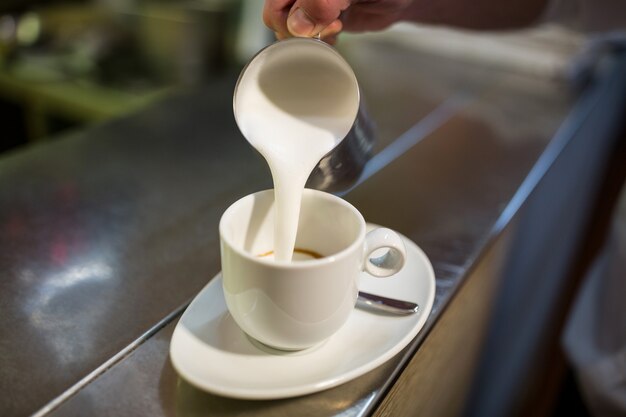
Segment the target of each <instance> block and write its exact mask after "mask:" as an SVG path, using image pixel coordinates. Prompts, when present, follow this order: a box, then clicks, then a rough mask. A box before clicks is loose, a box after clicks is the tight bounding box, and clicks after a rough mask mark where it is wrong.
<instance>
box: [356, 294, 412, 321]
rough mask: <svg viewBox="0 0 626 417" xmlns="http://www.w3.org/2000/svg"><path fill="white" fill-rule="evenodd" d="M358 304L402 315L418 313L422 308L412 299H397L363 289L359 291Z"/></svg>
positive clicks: (361, 306)
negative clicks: (411, 300)
mask: <svg viewBox="0 0 626 417" xmlns="http://www.w3.org/2000/svg"><path fill="white" fill-rule="evenodd" d="M356 306H357V307H360V308H364V309H373V310H379V311H384V312H386V313H392V314H401V315H407V314H413V313H417V311H418V310H419V308H420V307H419V305H417V304H415V303H412V302H410V301H403V300H396V299H394V298H387V297H383V296H381V295H374V294H369V293H366V292H363V291H359V297H358V298H357V301H356Z"/></svg>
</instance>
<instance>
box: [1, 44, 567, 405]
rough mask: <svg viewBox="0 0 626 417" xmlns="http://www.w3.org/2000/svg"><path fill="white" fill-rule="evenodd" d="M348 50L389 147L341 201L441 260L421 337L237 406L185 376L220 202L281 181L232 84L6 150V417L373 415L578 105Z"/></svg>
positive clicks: (563, 97)
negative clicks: (179, 367)
mask: <svg viewBox="0 0 626 417" xmlns="http://www.w3.org/2000/svg"><path fill="white" fill-rule="evenodd" d="M347 55H348V56H347V57H348V59H349V61H350V62H351V64H352V65H353V67H354V68H355V71H356V72H357V76H358V77H359V80H360V82H361V85H362V87H363V89H364V91H365V97H366V99H367V101H368V104H369V106H370V110H371V112H372V115H373V117H374V119H375V120H377V121H378V125H379V131H380V142H379V145H378V151H379V152H380V153H379V154H378V156H377V157H375V158H374V159H373V160H372V162H371V163H370V164H369V165H368V167H367V170H366V173H365V177H364V181H363V182H362V183H360V184H359V185H357V186H356V187H355V188H354V189H353V190H351V191H350V192H349V193H348V194H346V195H345V198H346V199H348V200H349V201H351V202H352V203H353V204H354V205H355V206H356V207H357V208H359V209H360V210H361V211H362V213H363V215H364V217H365V218H366V220H368V221H370V222H374V223H378V224H383V225H385V226H388V227H392V228H395V229H397V230H399V231H400V232H402V233H403V234H405V235H406V236H408V237H410V238H411V239H413V240H414V241H415V242H416V243H417V244H418V245H420V246H421V247H422V248H423V249H424V251H425V252H426V254H427V255H428V256H429V257H430V259H431V261H432V262H433V265H434V268H435V273H436V277H437V296H436V301H435V307H434V309H433V312H432V314H431V316H430V318H429V320H428V322H427V324H426V326H425V328H424V330H423V331H422V332H421V333H420V335H419V336H418V337H417V338H416V339H415V340H414V341H413V342H412V343H411V344H410V345H409V346H408V347H407V348H406V349H405V350H404V351H403V352H402V353H400V354H398V355H397V356H396V357H394V358H393V359H392V360H390V361H389V362H387V363H386V364H384V365H383V366H381V367H379V368H377V369H376V370H374V371H372V372H370V373H368V374H366V375H364V376H362V377H360V378H358V379H356V380H354V381H352V382H350V383H347V384H345V385H342V386H340V387H337V388H335V389H331V390H328V391H325V392H321V393H318V394H314V395H309V396H306V397H302V398H294V399H288V400H281V401H265V402H251V401H236V400H230V399H225V398H221V397H216V396H212V395H209V394H205V393H202V392H200V391H198V390H196V389H195V388H193V387H191V386H190V385H188V384H187V383H186V382H184V381H183V380H182V379H180V378H179V377H178V376H177V374H176V373H175V372H174V371H173V369H172V367H171V364H170V361H169V358H168V349H169V340H170V337H171V332H172V330H173V327H174V326H175V323H176V320H177V319H178V317H179V316H180V314H181V312H182V309H183V308H184V306H185V305H186V303H188V302H189V301H190V299H191V298H192V297H193V296H194V295H195V294H196V293H197V292H198V291H199V290H200V289H201V288H202V287H203V286H204V285H205V284H206V282H207V281H208V280H209V279H211V277H213V276H214V275H215V274H216V273H217V272H218V271H219V269H220V266H219V242H218V235H217V223H218V220H219V217H220V215H221V213H222V212H223V210H224V209H225V208H226V207H227V206H228V205H230V204H231V203H232V202H233V201H234V200H236V199H237V198H238V197H240V196H243V195H245V194H248V193H250V192H253V191H256V190H259V189H263V188H268V187H270V186H271V179H270V176H269V171H268V170H267V168H266V167H265V164H264V162H263V161H262V160H261V158H260V157H259V156H258V155H256V154H255V153H254V152H253V151H252V150H251V148H250V146H249V145H248V144H247V143H246V142H245V140H244V139H243V138H242V137H241V136H240V134H239V132H238V130H237V128H236V126H235V124H234V121H233V117H232V109H231V104H230V103H231V97H232V89H233V86H234V78H226V79H222V80H218V81H216V82H215V83H214V84H211V85H207V86H205V87H203V88H202V89H198V90H196V91H186V92H181V93H180V94H177V95H176V96H174V97H171V98H169V99H167V100H164V101H163V102H161V103H159V104H158V105H156V106H154V107H152V108H150V109H148V110H146V111H142V112H140V113H138V114H134V115H130V116H128V117H126V118H123V119H120V120H116V121H113V122H110V123H106V124H103V125H101V126H98V127H96V128H93V129H90V130H88V131H84V132H77V133H75V134H73V135H70V136H68V137H64V138H60V139H59V140H56V141H51V142H48V143H46V144H42V145H39V146H36V147H32V148H28V149H25V150H18V151H17V152H14V153H12V154H8V155H4V156H3V157H2V158H1V159H0V248H1V251H0V277H1V278H0V293H1V294H2V295H1V296H0V301H1V303H0V317H2V318H3V319H2V320H1V321H0V360H1V367H2V372H1V373H0V389H1V390H2V392H3V393H4V395H3V398H2V399H1V400H0V414H1V415H6V416H12V415H25V414H31V413H36V412H39V414H40V415H43V414H46V413H48V412H51V414H52V415H150V416H160V415H164V416H165V415H167V416H171V415H177V414H183V415H257V414H259V415H270V414H271V415H292V413H293V412H294V410H297V413H298V415H303V416H307V415H342V416H347V415H363V414H366V413H367V412H369V411H370V410H371V407H372V406H373V405H374V404H375V402H376V401H377V400H378V399H379V398H380V395H382V394H384V392H385V390H386V388H388V386H389V384H390V383H392V382H393V380H394V377H395V376H396V375H397V372H400V371H401V370H402V365H403V364H404V363H405V362H406V360H407V359H408V358H410V356H411V355H412V354H413V353H414V352H415V350H416V349H418V348H419V345H420V343H421V341H422V340H423V339H424V337H426V335H427V334H428V332H429V329H431V328H432V326H433V325H435V323H436V320H437V318H438V317H439V315H440V314H441V312H442V310H443V309H444V308H445V306H446V304H447V302H448V301H449V300H450V298H451V296H452V295H453V293H454V290H455V288H457V287H458V285H459V284H460V283H461V282H462V278H463V277H464V276H465V274H466V272H467V271H468V269H469V268H471V266H472V265H473V264H474V262H475V260H476V259H477V257H479V256H480V254H481V251H482V250H483V249H484V247H485V244H486V243H487V241H488V240H489V239H492V238H493V237H494V233H495V234H497V230H498V228H499V227H501V226H502V225H501V224H500V225H498V224H497V221H498V219H501V220H502V218H503V217H502V215H503V211H504V209H505V208H506V207H507V205H509V203H511V200H512V198H513V196H514V195H515V194H516V191H518V189H519V187H520V185H521V184H522V182H523V180H524V178H525V177H526V176H527V174H528V173H529V171H530V169H531V168H532V166H533V164H535V163H536V161H537V160H538V158H539V157H540V155H541V154H542V152H543V151H544V149H545V148H546V146H547V145H548V144H549V143H550V140H551V139H552V137H553V135H554V133H555V132H556V130H557V128H558V127H559V125H560V124H561V123H562V121H563V120H564V118H565V116H566V115H567V114H568V112H569V111H570V109H571V107H572V105H573V103H575V98H573V97H572V95H571V94H570V93H568V90H567V88H566V87H565V85H564V84H561V83H559V82H554V81H553V82H548V81H543V80H537V79H531V78H524V77H521V76H515V75H511V74H507V73H500V72H497V71H493V70H488V69H486V68H481V67H476V66H471V65H467V66H466V67H464V69H463V71H458V70H453V69H452V68H453V67H454V66H457V65H458V64H457V63H454V62H451V61H446V60H445V59H441V58H436V57H432V56H427V55H420V54H417V53H415V54H412V55H410V56H409V55H406V54H403V53H402V52H401V51H399V50H395V49H394V47H392V46H390V45H386V44H372V45H369V46H367V47H363V48H355V49H354V50H352V51H350V53H348V54H347ZM373 56H376V57H378V58H377V59H375V60H372V57H373ZM398 57H402V64H401V65H399V64H398V62H399V61H398Z"/></svg>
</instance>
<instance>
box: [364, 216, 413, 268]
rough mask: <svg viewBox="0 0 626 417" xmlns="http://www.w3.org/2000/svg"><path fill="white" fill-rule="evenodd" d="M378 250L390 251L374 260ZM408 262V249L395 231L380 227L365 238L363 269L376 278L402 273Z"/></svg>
mask: <svg viewBox="0 0 626 417" xmlns="http://www.w3.org/2000/svg"><path fill="white" fill-rule="evenodd" d="M378 249H388V251H387V252H386V253H385V254H384V255H382V256H379V257H376V258H372V257H371V256H372V253H373V252H375V251H376V250H378ZM405 261H406V249H405V248H404V242H403V241H402V238H401V237H400V236H399V235H398V234H397V233H396V232H394V231H393V230H391V229H387V228H385V227H379V228H378V229H374V230H372V231H370V232H369V233H368V234H367V235H366V236H365V259H364V260H363V265H364V267H363V269H364V270H365V271H366V272H368V273H369V274H370V275H373V276H375V277H388V276H391V275H393V274H395V273H396V272H398V271H400V270H401V269H402V267H403V266H404V262H405Z"/></svg>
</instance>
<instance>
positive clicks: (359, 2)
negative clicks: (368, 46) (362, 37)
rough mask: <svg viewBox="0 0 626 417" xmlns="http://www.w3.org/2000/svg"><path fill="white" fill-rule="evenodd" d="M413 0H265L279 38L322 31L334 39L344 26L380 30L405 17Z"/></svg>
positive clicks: (270, 22)
mask: <svg viewBox="0 0 626 417" xmlns="http://www.w3.org/2000/svg"><path fill="white" fill-rule="evenodd" d="M411 3H412V0H265V8H264V10H263V20H264V21H265V24H266V25H267V26H268V27H269V28H270V29H272V30H273V31H274V32H275V33H276V37H277V38H278V39H284V38H288V37H291V36H300V37H313V36H317V35H319V36H320V37H321V38H322V39H324V40H325V41H326V42H329V43H334V42H335V40H336V37H337V35H338V34H339V32H341V31H342V30H344V29H345V30H349V31H354V32H359V31H365V30H380V29H384V28H386V27H387V26H389V25H391V24H393V23H395V22H397V21H399V20H401V19H402V17H403V14H404V12H405V10H406V9H407V8H408V6H409V5H410V4H411Z"/></svg>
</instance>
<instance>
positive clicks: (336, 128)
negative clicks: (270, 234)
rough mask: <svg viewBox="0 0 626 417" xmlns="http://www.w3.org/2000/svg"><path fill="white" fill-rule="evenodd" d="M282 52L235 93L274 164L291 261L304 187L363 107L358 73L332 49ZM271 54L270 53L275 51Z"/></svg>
mask: <svg viewBox="0 0 626 417" xmlns="http://www.w3.org/2000/svg"><path fill="white" fill-rule="evenodd" d="M285 44H287V45H286V47H284V48H275V49H276V51H275V52H274V53H273V54H268V56H267V57H264V58H262V59H263V60H264V61H263V62H262V64H263V65H259V70H258V71H255V68H254V67H253V66H250V67H249V68H248V69H247V72H246V73H245V74H244V76H243V77H242V79H241V80H240V82H239V87H238V91H237V92H236V112H237V122H238V124H239V128H240V130H241V132H242V133H243V135H244V136H245V137H246V139H248V141H249V142H250V144H252V146H254V147H255V148H256V149H257V150H258V151H259V153H261V155H263V157H264V158H265V160H266V161H267V163H268V165H269V167H270V171H271V173H272V179H273V181H274V206H275V223H274V224H275V225H274V254H275V259H276V260H277V261H290V260H291V258H292V254H293V250H294V247H295V242H296V234H297V230H298V218H299V215H300V205H301V200H302V193H303V190H304V186H305V183H306V181H307V179H308V177H309V175H310V174H311V172H312V171H313V169H314V168H315V166H316V165H317V163H318V162H319V161H320V159H322V157H324V156H325V155H326V154H327V153H328V152H330V151H331V150H332V149H333V148H334V147H335V146H337V144H338V143H339V142H341V140H342V139H343V138H344V137H345V135H346V134H347V133H348V131H349V130H350V128H351V126H352V123H353V121H354V118H355V116H356V112H357V110H358V86H357V84H356V80H355V78H354V75H353V73H352V70H351V69H350V67H349V66H348V64H347V63H345V61H343V60H342V59H341V58H340V57H338V56H337V55H335V54H334V53H332V51H330V52H329V51H328V50H327V49H328V48H326V47H325V46H321V45H316V44H314V43H310V44H309V43H306V44H304V45H300V47H299V48H298V47H297V45H298V43H293V46H291V45H288V44H289V42H286V43H285ZM269 52H271V50H270V51H269Z"/></svg>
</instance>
